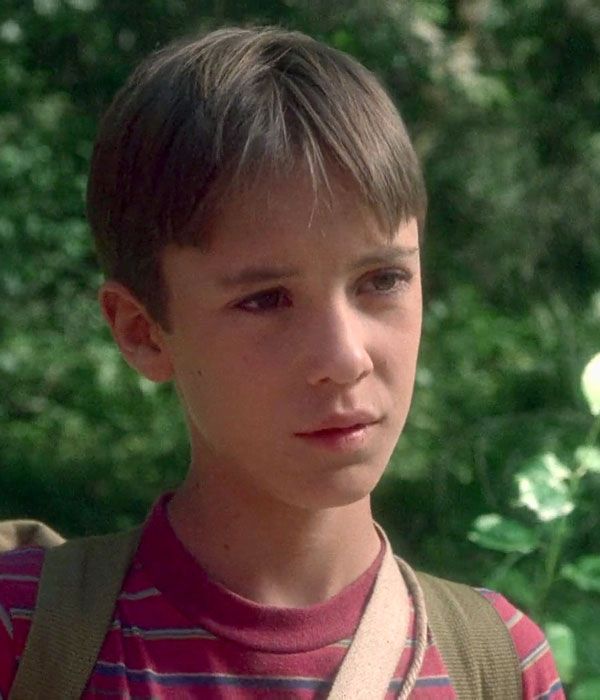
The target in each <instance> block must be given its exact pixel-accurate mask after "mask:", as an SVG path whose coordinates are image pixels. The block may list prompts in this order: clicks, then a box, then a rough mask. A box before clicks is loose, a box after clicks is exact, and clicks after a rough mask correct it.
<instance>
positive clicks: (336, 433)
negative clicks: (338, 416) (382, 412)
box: [298, 423, 374, 451]
mask: <svg viewBox="0 0 600 700" xmlns="http://www.w3.org/2000/svg"><path fill="white" fill-rule="evenodd" d="M373 425H374V424H373V423H369V424H366V425H355V426H352V427H351V428H334V429H331V430H318V431H317V432H314V433H298V437H300V438H302V439H303V440H305V441H307V442H309V443H311V444H313V445H315V446H318V447H323V448H325V449H329V450H337V451H345V450H353V449H357V448H358V447H361V446H362V445H364V443H365V442H366V440H367V437H368V434H369V432H370V431H371V429H372V427H373Z"/></svg>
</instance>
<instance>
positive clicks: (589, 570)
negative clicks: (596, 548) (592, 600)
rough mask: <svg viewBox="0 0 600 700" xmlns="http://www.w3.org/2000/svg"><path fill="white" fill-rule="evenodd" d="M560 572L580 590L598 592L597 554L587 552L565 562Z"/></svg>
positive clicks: (599, 563) (599, 567) (599, 581)
mask: <svg viewBox="0 0 600 700" xmlns="http://www.w3.org/2000/svg"><path fill="white" fill-rule="evenodd" d="M561 574H562V576H564V578H566V579H568V580H569V581H571V583H574V584H575V585H576V586H577V588H579V589H580V590H582V591H586V592H594V593H600V556H599V555H597V554H589V555H587V556H583V557H580V558H579V559H578V560H577V561H576V562H574V563H572V564H566V565H565V566H563V568H562V570H561Z"/></svg>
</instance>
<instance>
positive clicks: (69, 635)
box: [9, 528, 141, 700]
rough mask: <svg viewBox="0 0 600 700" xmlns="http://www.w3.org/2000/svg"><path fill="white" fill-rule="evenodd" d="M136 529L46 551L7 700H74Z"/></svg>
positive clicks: (106, 618)
mask: <svg viewBox="0 0 600 700" xmlns="http://www.w3.org/2000/svg"><path fill="white" fill-rule="evenodd" d="M140 533H141V529H140V528H136V529H135V530H130V531H127V532H123V533H118V534H115V535H105V536H100V537H88V538H84V539H80V540H70V541H69V542H66V543H65V544H63V545H61V546H59V547H55V548H53V549H49V550H48V552H47V553H46V558H45V562H44V567H43V571H42V581H41V584H40V590H39V593H38V601H37V604H36V613H35V615H34V619H33V623H32V627H31V631H30V633H29V638H28V640H27V645H26V647H25V651H24V654H23V657H22V661H21V664H20V666H19V669H18V672H17V675H16V678H15V681H14V683H13V687H12V689H11V692H10V695H9V700H79V698H80V697H81V694H82V692H83V690H84V688H85V686H86V683H87V680H88V678H89V676H90V673H91V672H92V669H93V667H94V665H95V663H96V658H97V656H98V653H99V651H100V648H101V646H102V642H103V641H104V637H105V636H106V633H107V631H108V629H109V627H110V623H111V620H112V615H113V611H114V608H115V603H116V600H117V597H118V595H119V592H120V590H121V585H122V583H123V579H124V577H125V574H126V573H127V569H128V568H129V564H130V562H131V559H132V557H133V554H134V553H135V550H136V548H137V545H138V541H139V537H140Z"/></svg>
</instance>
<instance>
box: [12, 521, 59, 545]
mask: <svg viewBox="0 0 600 700" xmlns="http://www.w3.org/2000/svg"><path fill="white" fill-rule="evenodd" d="M64 541H65V538H64V537H62V536H61V535H59V534H58V532H56V531H55V530H53V529H52V528H50V527H48V526H47V525H45V524H44V523H41V522H39V521H38V520H3V521H1V522H0V552H7V551H8V550H10V549H16V548H17V547H54V546H56V545H57V544H61V543H62V542H64Z"/></svg>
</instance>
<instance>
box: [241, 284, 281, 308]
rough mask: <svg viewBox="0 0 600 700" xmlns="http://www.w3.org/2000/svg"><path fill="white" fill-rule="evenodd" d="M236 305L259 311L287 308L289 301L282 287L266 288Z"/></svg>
mask: <svg viewBox="0 0 600 700" xmlns="http://www.w3.org/2000/svg"><path fill="white" fill-rule="evenodd" d="M237 306H238V308H240V309H242V310H244V311H250V312H253V313H260V312H262V311H275V310H277V309H282V308H287V307H288V306H291V302H290V300H289V297H288V296H287V295H286V293H285V292H284V290H283V289H267V290H265V291H264V292H258V294H253V295H252V296H249V297H247V298H246V299H243V300H242V301H241V302H240V303H239V304H238V305H237Z"/></svg>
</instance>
